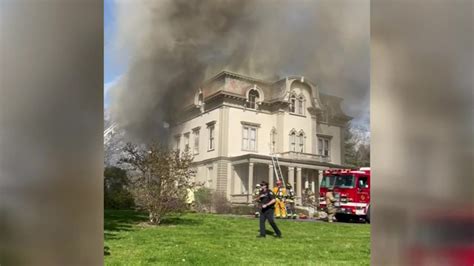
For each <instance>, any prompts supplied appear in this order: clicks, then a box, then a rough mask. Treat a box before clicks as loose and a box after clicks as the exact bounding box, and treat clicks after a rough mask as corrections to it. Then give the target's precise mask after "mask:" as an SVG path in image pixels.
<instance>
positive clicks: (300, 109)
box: [290, 94, 305, 115]
mask: <svg viewBox="0 0 474 266" xmlns="http://www.w3.org/2000/svg"><path fill="white" fill-rule="evenodd" d="M304 102H305V98H304V96H303V94H301V95H299V96H296V95H295V94H291V95H290V113H293V114H298V115H304Z"/></svg>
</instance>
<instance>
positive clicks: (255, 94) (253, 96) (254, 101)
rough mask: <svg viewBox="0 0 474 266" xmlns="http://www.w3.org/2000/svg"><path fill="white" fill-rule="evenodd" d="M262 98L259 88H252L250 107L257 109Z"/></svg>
mask: <svg viewBox="0 0 474 266" xmlns="http://www.w3.org/2000/svg"><path fill="white" fill-rule="evenodd" d="M259 98H260V94H259V93H258V91H257V90H255V89H252V90H250V91H249V100H248V107H249V108H250V109H257V102H258V100H259Z"/></svg>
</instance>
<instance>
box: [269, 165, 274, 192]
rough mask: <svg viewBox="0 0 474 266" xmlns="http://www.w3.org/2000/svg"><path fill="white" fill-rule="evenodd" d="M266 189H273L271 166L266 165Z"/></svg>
mask: <svg viewBox="0 0 474 266" xmlns="http://www.w3.org/2000/svg"><path fill="white" fill-rule="evenodd" d="M268 188H269V189H273V165H271V164H269V165H268Z"/></svg>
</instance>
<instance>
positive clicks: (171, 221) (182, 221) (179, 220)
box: [161, 216, 203, 225]
mask: <svg viewBox="0 0 474 266" xmlns="http://www.w3.org/2000/svg"><path fill="white" fill-rule="evenodd" d="M202 222H203V221H202V219H189V218H184V217H180V216H177V217H166V218H164V219H163V220H162V221H161V225H200V224H202Z"/></svg>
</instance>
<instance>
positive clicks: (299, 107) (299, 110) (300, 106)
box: [296, 95, 304, 115]
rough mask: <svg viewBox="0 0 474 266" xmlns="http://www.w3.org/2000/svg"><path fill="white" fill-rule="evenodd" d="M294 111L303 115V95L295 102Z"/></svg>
mask: <svg viewBox="0 0 474 266" xmlns="http://www.w3.org/2000/svg"><path fill="white" fill-rule="evenodd" d="M296 113H297V114H300V115H303V114H304V97H303V95H301V96H300V97H298V102H297V104H296Z"/></svg>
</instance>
